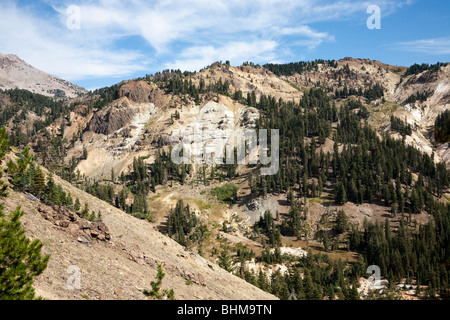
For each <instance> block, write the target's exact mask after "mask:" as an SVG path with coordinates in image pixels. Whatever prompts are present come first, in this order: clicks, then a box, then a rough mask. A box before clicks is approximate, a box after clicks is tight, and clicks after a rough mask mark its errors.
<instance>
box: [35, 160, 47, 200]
mask: <svg viewBox="0 0 450 320" xmlns="http://www.w3.org/2000/svg"><path fill="white" fill-rule="evenodd" d="M33 179H34V190H33V192H34V194H35V195H37V196H38V197H39V196H41V195H42V194H43V193H44V189H45V175H44V172H43V171H42V169H41V167H40V166H38V167H37V169H36V172H35V174H34V178H33Z"/></svg>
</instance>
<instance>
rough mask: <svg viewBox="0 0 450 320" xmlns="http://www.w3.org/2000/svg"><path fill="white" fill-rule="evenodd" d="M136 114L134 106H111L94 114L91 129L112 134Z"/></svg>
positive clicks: (90, 123)
mask: <svg viewBox="0 0 450 320" xmlns="http://www.w3.org/2000/svg"><path fill="white" fill-rule="evenodd" d="M134 115H135V110H134V109H132V108H127V107H116V106H109V107H107V108H106V109H105V110H102V111H100V112H97V113H95V114H94V115H93V117H92V119H91V121H90V122H89V130H90V131H93V132H95V133H98V134H104V135H108V134H112V133H114V132H115V131H117V130H119V129H120V128H123V127H125V126H126V125H128V123H129V122H130V121H131V120H132V119H133V118H134Z"/></svg>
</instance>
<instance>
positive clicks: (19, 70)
mask: <svg viewBox="0 0 450 320" xmlns="http://www.w3.org/2000/svg"><path fill="white" fill-rule="evenodd" d="M15 88H18V89H25V90H28V91H31V92H34V93H39V94H42V95H44V96H55V95H56V96H61V97H69V98H73V97H76V96H78V95H79V94H83V93H86V92H87V91H86V89H84V88H81V87H79V86H77V85H75V84H73V83H70V82H68V81H66V80H63V79H61V78H58V77H56V76H54V75H51V74H48V73H45V72H43V71H41V70H38V69H36V68H34V67H33V66H31V65H29V64H28V63H26V62H25V61H23V60H21V59H20V58H19V57H17V56H16V55H12V54H8V55H4V54H2V53H0V89H2V90H6V89H15Z"/></svg>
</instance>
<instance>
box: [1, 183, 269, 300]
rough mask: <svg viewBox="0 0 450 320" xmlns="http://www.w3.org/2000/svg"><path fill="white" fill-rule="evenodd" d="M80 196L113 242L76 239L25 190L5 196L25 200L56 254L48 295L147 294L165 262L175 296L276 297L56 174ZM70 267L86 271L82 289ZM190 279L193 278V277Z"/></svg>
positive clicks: (46, 283) (36, 232)
mask: <svg viewBox="0 0 450 320" xmlns="http://www.w3.org/2000/svg"><path fill="white" fill-rule="evenodd" d="M55 182H56V183H59V184H62V185H63V187H64V189H65V190H66V191H69V192H71V194H72V196H73V198H74V199H76V198H79V199H80V201H81V203H82V205H84V203H85V202H88V203H89V206H90V208H91V209H93V210H95V211H96V212H97V211H99V210H100V211H101V213H102V217H103V221H104V222H105V223H106V225H107V226H108V228H109V232H110V234H111V240H110V241H103V242H95V241H94V242H92V243H88V244H84V243H81V242H79V241H77V238H76V237H73V236H71V234H70V232H69V231H68V230H67V229H64V228H62V227H59V226H56V225H54V223H52V222H50V221H47V220H45V219H44V218H43V217H42V214H41V213H39V211H38V207H41V211H42V208H44V209H46V210H52V208H50V207H47V206H44V205H43V204H40V203H39V202H37V201H32V200H29V199H28V198H27V197H26V196H25V194H23V193H18V192H15V191H13V190H9V194H10V196H9V197H8V198H7V199H6V200H4V205H5V209H6V212H10V211H12V210H14V209H15V208H16V206H18V205H21V206H22V209H23V210H24V211H25V212H26V214H25V215H24V217H23V218H22V223H23V224H24V227H25V228H26V230H27V235H28V236H29V237H31V238H33V239H34V238H38V239H41V240H42V241H43V243H44V247H43V251H44V252H45V253H48V254H51V259H50V262H49V265H48V267H47V269H46V270H45V272H44V273H43V274H42V275H40V276H39V277H38V278H37V280H36V281H35V288H36V291H37V293H38V294H39V295H41V296H42V297H43V298H46V299H146V297H145V295H144V294H143V293H142V291H143V289H150V282H151V281H154V280H155V276H156V267H157V264H159V263H162V264H163V270H164V272H165V273H166V277H165V278H164V280H163V284H162V289H170V288H173V289H174V292H175V298H176V299H276V298H275V297H274V296H272V295H270V294H268V293H265V292H263V291H261V290H260V289H258V288H256V287H254V286H252V285H250V284H249V283H247V282H245V281H244V280H242V279H240V278H238V277H236V276H234V275H232V274H230V273H228V272H226V271H225V270H223V269H222V268H220V267H219V266H217V265H215V264H213V263H211V262H209V261H207V260H206V259H204V258H202V257H200V256H199V255H198V254H196V253H194V252H190V251H185V250H184V247H182V246H180V245H179V244H178V243H176V242H175V241H173V240H172V239H170V238H168V237H166V236H165V235H163V234H161V233H159V232H158V231H156V230H155V229H154V226H153V225H152V224H151V223H148V222H147V221H143V220H138V219H136V218H134V217H132V216H130V215H127V214H126V213H124V212H122V211H120V210H119V209H116V208H114V207H112V206H110V205H108V204H107V203H105V202H103V201H101V200H99V199H97V198H94V197H92V196H91V195H89V194H87V193H85V192H83V191H81V190H79V189H77V188H75V187H74V186H72V185H70V184H69V183H68V182H66V181H64V180H62V179H60V178H59V177H55ZM70 266H78V267H79V268H80V271H81V289H80V290H69V289H68V286H67V279H68V278H69V277H70V276H71V274H70V273H69V272H68V271H69V267H70ZM188 279H189V280H190V281H188Z"/></svg>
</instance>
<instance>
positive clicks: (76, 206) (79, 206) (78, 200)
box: [73, 198, 81, 213]
mask: <svg viewBox="0 0 450 320" xmlns="http://www.w3.org/2000/svg"><path fill="white" fill-rule="evenodd" d="M80 209H81V203H80V199H78V198H76V200H75V204H74V206H73V210H74V211H75V212H76V213H77V212H78V211H80Z"/></svg>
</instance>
